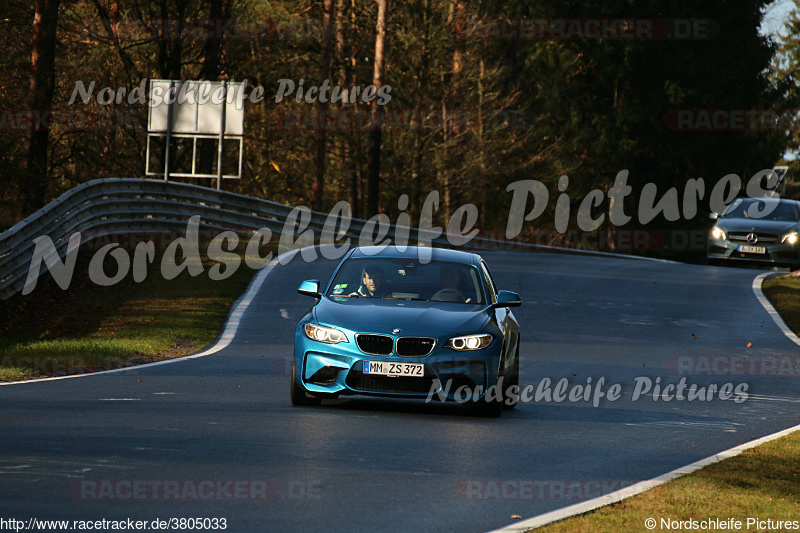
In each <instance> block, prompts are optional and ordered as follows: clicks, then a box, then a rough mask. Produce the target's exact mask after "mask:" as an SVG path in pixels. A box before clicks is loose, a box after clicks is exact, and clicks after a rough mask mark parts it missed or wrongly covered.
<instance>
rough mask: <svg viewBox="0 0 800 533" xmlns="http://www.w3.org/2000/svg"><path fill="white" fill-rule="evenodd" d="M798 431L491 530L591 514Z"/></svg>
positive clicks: (507, 532)
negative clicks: (590, 512)
mask: <svg viewBox="0 0 800 533" xmlns="http://www.w3.org/2000/svg"><path fill="white" fill-rule="evenodd" d="M795 431H800V425H797V426H793V427H790V428H788V429H784V430H783V431H779V432H777V433H772V434H771V435H767V436H765V437H761V438H760V439H756V440H753V441H750V442H746V443H744V444H740V445H739V446H736V447H734V448H730V449H728V450H724V451H722V452H719V453H718V454H715V455H712V456H711V457H706V458H705V459H700V460H699V461H695V462H694V463H691V464H688V465H686V466H682V467H680V468H676V469H675V470H672V471H671V472H667V473H666V474H663V475H660V476H658V477H656V478H653V479H648V480H646V481H640V482H639V483H635V484H633V485H630V486H628V487H625V488H624V489H620V490H618V491H616V492H612V493H610V494H606V495H604V496H600V497H598V498H593V499H591V500H588V501H585V502H581V503H576V504H575V505H570V506H569V507H564V508H563V509H557V510H555V511H551V512H549V513H545V514H541V515H537V516H534V517H531V518H528V519H526V520H523V521H522V522H516V523H514V524H510V525H507V526H505V527H502V528H500V529H495V530H492V531H491V532H490V533H512V532H514V533H518V532H522V531H529V530H531V529H535V528H539V527H542V526H546V525H547V524H551V523H553V522H557V521H559V520H564V519H565V518H570V517H573V516H577V515H579V514H584V513H588V512H589V511H594V510H595V509H599V508H600V507H605V506H606V505H611V504H613V503H617V502H620V501H622V500H624V499H626V498H630V497H631V496H636V495H637V494H641V493H643V492H646V491H648V490H650V489H652V488H654V487H658V486H659V485H663V484H664V483H666V482H668V481H672V480H673V479H676V478H679V477H682V476H685V475H686V474H691V473H692V472H695V471H697V470H700V469H701V468H703V467H706V466H708V465H712V464H714V463H718V462H720V461H724V460H725V459H730V458H731V457H736V456H737V455H739V454H740V453H742V452H743V451H745V450H749V449H750V448H755V447H756V446H759V445H761V444H765V443H767V442H770V441H773V440H776V439H779V438H781V437H785V436H786V435H789V434H791V433H794V432H795Z"/></svg>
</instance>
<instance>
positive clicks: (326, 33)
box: [311, 0, 333, 211]
mask: <svg viewBox="0 0 800 533" xmlns="http://www.w3.org/2000/svg"><path fill="white" fill-rule="evenodd" d="M322 11H323V13H322V44H321V49H320V54H319V87H322V86H323V84H324V83H325V81H326V80H329V79H330V76H331V38H332V36H333V0H324V1H323V2H322ZM329 83H330V81H329ZM323 100H324V101H323ZM327 113H328V98H323V97H322V95H321V94H320V95H319V98H317V120H316V122H315V124H316V128H315V130H314V180H313V181H312V183H311V209H313V210H315V211H321V210H322V193H323V191H324V188H325V133H326V131H325V130H326V129H327V126H326V124H325V117H326V115H327Z"/></svg>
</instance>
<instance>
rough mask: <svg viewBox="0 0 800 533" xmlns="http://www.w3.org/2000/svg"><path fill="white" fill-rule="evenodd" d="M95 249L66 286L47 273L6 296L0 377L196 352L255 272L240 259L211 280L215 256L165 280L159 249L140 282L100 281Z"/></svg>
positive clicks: (1, 308)
mask: <svg viewBox="0 0 800 533" xmlns="http://www.w3.org/2000/svg"><path fill="white" fill-rule="evenodd" d="M203 249H204V248H203ZM264 253H265V252H264ZM91 256H92V251H88V250H87V251H84V250H81V252H79V259H78V263H77V265H76V267H75V271H74V275H73V278H72V281H71V283H70V286H69V288H68V289H67V290H62V289H61V288H60V287H58V286H57V285H56V284H55V282H54V281H53V279H52V277H51V276H50V274H48V273H44V274H43V276H42V278H41V279H40V280H39V283H38V285H37V287H36V289H35V290H34V291H33V292H32V293H31V294H29V295H27V296H22V295H19V294H18V295H16V296H14V297H12V298H10V299H9V300H6V301H2V302H0V381H15V380H20V379H30V378H38V377H45V376H57V375H67V374H78V373H84V372H94V371H98V370H107V369H113V368H121V367H126V366H131V365H136V364H141V363H147V362H152V361H158V360H162V359H169V358H173V357H180V356H182V355H187V354H190V353H193V352H196V351H198V350H200V349H202V348H203V347H205V346H207V345H208V344H209V343H211V342H212V341H213V340H214V339H215V338H216V337H217V335H218V334H219V332H220V330H221V328H222V325H223V324H224V322H225V320H226V318H227V316H228V313H229V312H230V308H231V305H232V304H233V302H235V300H236V299H237V298H238V297H239V296H240V295H241V294H242V293H243V292H244V290H245V289H246V288H247V285H248V283H249V282H250V280H251V278H252V277H253V275H254V274H255V272H256V271H255V270H252V269H250V268H248V267H247V266H246V265H245V263H244V262H243V261H242V262H241V263H240V265H239V267H238V268H237V270H236V271H235V272H234V273H233V275H231V276H229V277H227V278H226V279H223V280H219V281H212V280H211V279H210V278H209V270H210V266H212V265H214V264H217V263H215V262H213V261H210V260H209V259H208V258H202V259H201V262H202V266H203V273H201V274H200V275H197V276H195V277H192V276H190V275H189V272H188V271H186V270H184V271H183V272H182V273H181V274H180V275H179V276H177V277H176V278H174V279H172V280H166V279H164V277H163V276H162V275H161V272H160V264H161V256H160V255H159V256H157V257H156V260H155V261H154V262H153V263H152V264H151V265H150V267H149V269H148V273H147V277H146V278H145V279H144V281H142V282H141V283H135V282H134V281H133V279H132V276H131V275H130V274H129V275H128V276H127V277H126V278H125V279H123V280H122V281H121V282H119V283H117V284H115V285H113V286H109V287H101V286H98V285H96V284H94V283H92V282H91V281H90V280H89V277H88V263H89V258H91ZM181 262H182V258H180V257H179V258H178V260H177V263H178V264H180V263H181ZM111 263H113V261H109V264H111ZM106 268H107V271H108V273H110V272H112V270H111V266H107V267H106Z"/></svg>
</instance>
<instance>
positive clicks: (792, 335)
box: [753, 272, 800, 346]
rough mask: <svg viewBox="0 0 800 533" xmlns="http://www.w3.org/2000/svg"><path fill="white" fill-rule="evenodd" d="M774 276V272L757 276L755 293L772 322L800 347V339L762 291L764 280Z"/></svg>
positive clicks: (754, 282)
mask: <svg viewBox="0 0 800 533" xmlns="http://www.w3.org/2000/svg"><path fill="white" fill-rule="evenodd" d="M774 275H775V274H774V273H772V272H765V273H763V274H759V275H758V276H756V279H754V280H753V292H754V293H755V295H756V298H758V301H759V303H760V304H761V306H762V307H763V308H764V310H765V311H766V312H767V313H769V316H771V317H772V320H774V321H775V324H776V325H777V326H778V327H779V328H780V330H781V331H782V332H783V334H784V335H786V337H787V338H788V339H789V340H790V341H792V342H793V343H795V344H796V345H798V346H800V337H798V336H797V335H795V333H794V332H793V331H792V330H791V329H789V326H787V325H786V322H784V321H783V318H781V315H780V314H779V313H778V311H776V310H775V308H774V307H772V304H771V303H769V300H768V299H767V297H766V296H764V292H763V291H762V290H761V284H762V283H763V282H764V280H765V279H767V278H768V277H770V276H774Z"/></svg>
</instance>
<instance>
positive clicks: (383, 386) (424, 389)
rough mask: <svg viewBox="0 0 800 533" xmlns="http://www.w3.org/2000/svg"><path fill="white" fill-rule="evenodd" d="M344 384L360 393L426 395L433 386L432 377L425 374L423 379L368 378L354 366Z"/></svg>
mask: <svg viewBox="0 0 800 533" xmlns="http://www.w3.org/2000/svg"><path fill="white" fill-rule="evenodd" d="M345 383H347V386H348V387H350V388H351V389H354V390H357V391H362V392H377V393H381V392H389V393H402V394H428V393H429V392H430V390H431V387H432V385H433V376H432V375H430V374H427V373H426V374H425V375H424V376H423V377H405V376H397V377H389V376H369V375H366V374H364V373H362V372H361V370H360V369H359V368H358V367H357V366H356V367H354V368H353V369H352V370H351V371H350V372H349V373H348V374H347V379H346V380H345Z"/></svg>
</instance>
